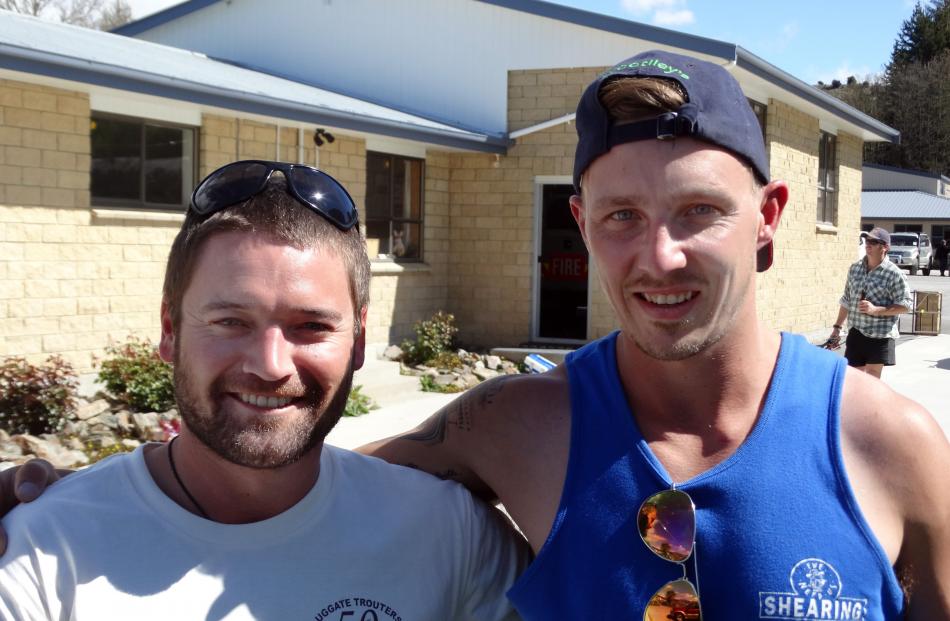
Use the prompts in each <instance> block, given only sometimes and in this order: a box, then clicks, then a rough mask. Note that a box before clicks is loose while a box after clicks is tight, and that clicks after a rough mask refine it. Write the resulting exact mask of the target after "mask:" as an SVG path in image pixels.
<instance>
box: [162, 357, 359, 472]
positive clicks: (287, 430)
mask: <svg viewBox="0 0 950 621" xmlns="http://www.w3.org/2000/svg"><path fill="white" fill-rule="evenodd" d="M178 351H179V350H177V349H176V351H175V364H174V369H173V379H174V384H175V400H176V401H177V403H178V412H179V414H180V415H181V419H182V421H183V422H184V423H185V425H186V426H187V427H188V429H189V431H191V433H193V434H194V435H195V437H196V438H198V440H200V441H201V443H202V444H204V445H205V446H207V447H208V448H210V449H211V450H212V451H214V452H215V453H216V454H217V455H219V456H220V457H222V458H224V459H226V460H227V461H229V462H231V463H233V464H236V465H238V466H245V467H248V468H258V469H271V468H280V467H282V466H288V465H290V464H293V463H295V462H297V461H299V460H300V459H301V458H302V457H303V456H304V455H306V454H307V453H309V452H310V451H311V450H313V448H314V447H316V446H317V445H318V444H320V443H322V442H323V441H324V439H325V438H326V437H327V434H328V433H330V431H331V430H332V429H333V427H334V426H336V424H337V422H339V420H340V417H341V416H342V415H343V410H344V409H345V408H346V401H347V398H348V397H349V394H350V387H351V386H352V383H353V357H352V354H351V356H350V361H349V364H348V365H347V369H346V373H345V375H344V377H343V380H342V381H341V383H340V385H339V387H338V388H337V389H336V390H335V391H334V392H333V393H332V394H328V393H327V391H326V390H324V389H323V388H322V387H320V386H319V385H318V384H317V383H316V382H315V381H314V380H313V379H312V378H302V377H299V376H298V377H294V378H293V379H292V380H290V381H286V382H283V383H281V384H280V385H279V386H278V385H275V384H274V382H265V381H262V380H260V379H256V378H253V377H248V376H247V375H243V374H242V375H240V376H222V377H219V378H217V379H216V380H215V381H214V382H213V383H212V385H211V387H210V388H209V389H208V393H207V395H204V396H203V397H204V398H202V395H200V393H199V390H198V389H197V388H196V387H195V386H194V385H193V383H192V381H191V377H193V374H191V373H189V369H188V365H187V364H183V363H182V361H181V359H180V358H179V356H178ZM239 392H244V393H252V394H254V393H265V394H269V395H276V396H293V397H298V398H297V399H295V403H294V405H297V407H299V408H302V410H303V412H301V413H299V415H298V416H295V417H290V416H288V417H282V416H268V417H260V418H256V419H254V418H252V419H251V420H250V421H249V422H245V423H241V422H239V419H238V417H235V416H231V415H229V414H228V412H227V411H226V410H227V406H226V404H225V400H230V399H233V398H234V397H232V396H227V395H228V393H239ZM301 395H302V397H301Z"/></svg>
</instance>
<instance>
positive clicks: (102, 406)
mask: <svg viewBox="0 0 950 621" xmlns="http://www.w3.org/2000/svg"><path fill="white" fill-rule="evenodd" d="M110 409H111V406H110V405H109V402H108V401H106V400H105V399H97V400H95V401H93V402H92V403H87V404H85V405H80V406H79V407H78V408H76V418H78V419H79V420H87V419H90V418H93V417H95V416H99V415H100V414H104V413H105V412H108V411H109V410H110Z"/></svg>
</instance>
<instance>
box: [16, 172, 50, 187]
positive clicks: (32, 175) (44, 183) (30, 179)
mask: <svg viewBox="0 0 950 621" xmlns="http://www.w3.org/2000/svg"><path fill="white" fill-rule="evenodd" d="M21 183H22V184H23V185H32V186H39V187H55V186H56V171H55V170H50V169H48V168H24V169H23V179H22V181H21Z"/></svg>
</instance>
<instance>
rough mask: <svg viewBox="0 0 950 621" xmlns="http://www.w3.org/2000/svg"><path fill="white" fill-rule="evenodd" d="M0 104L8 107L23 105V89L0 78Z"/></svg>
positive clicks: (20, 106)
mask: <svg viewBox="0 0 950 621" xmlns="http://www.w3.org/2000/svg"><path fill="white" fill-rule="evenodd" d="M0 106H5V107H8V108H22V107H23V91H22V90H20V89H18V88H15V87H13V86H10V85H9V84H8V83H7V82H6V81H5V80H0Z"/></svg>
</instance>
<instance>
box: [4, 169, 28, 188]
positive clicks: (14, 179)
mask: <svg viewBox="0 0 950 621" xmlns="http://www.w3.org/2000/svg"><path fill="white" fill-rule="evenodd" d="M0 184H3V185H23V168H21V167H20V166H0Z"/></svg>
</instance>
